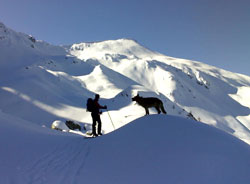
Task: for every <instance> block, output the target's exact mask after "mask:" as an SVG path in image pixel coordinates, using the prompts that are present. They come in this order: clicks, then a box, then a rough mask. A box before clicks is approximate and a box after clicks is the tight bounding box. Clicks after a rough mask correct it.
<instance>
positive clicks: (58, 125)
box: [51, 120, 69, 132]
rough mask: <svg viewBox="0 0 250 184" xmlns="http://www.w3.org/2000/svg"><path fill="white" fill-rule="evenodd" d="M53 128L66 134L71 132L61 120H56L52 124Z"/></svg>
mask: <svg viewBox="0 0 250 184" xmlns="http://www.w3.org/2000/svg"><path fill="white" fill-rule="evenodd" d="M51 128H52V129H55V130H60V131H64V132H68V131H69V127H67V125H66V124H65V123H64V122H63V121H61V120H55V121H54V122H53V123H52V124H51Z"/></svg>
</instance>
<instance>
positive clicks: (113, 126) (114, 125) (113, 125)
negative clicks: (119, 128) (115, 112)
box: [107, 110, 115, 130]
mask: <svg viewBox="0 0 250 184" xmlns="http://www.w3.org/2000/svg"><path fill="white" fill-rule="evenodd" d="M107 113H108V115H109V119H110V121H111V123H112V125H113V127H114V130H115V125H114V123H113V121H112V119H111V116H110V114H109V111H108V110H107Z"/></svg>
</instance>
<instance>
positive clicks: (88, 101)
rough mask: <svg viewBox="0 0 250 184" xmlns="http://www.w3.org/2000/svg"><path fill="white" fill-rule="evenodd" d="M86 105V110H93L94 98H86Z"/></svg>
mask: <svg viewBox="0 0 250 184" xmlns="http://www.w3.org/2000/svg"><path fill="white" fill-rule="evenodd" d="M86 107H87V111H89V112H93V111H94V109H95V104H94V100H93V99H92V98H88V100H87V104H86Z"/></svg>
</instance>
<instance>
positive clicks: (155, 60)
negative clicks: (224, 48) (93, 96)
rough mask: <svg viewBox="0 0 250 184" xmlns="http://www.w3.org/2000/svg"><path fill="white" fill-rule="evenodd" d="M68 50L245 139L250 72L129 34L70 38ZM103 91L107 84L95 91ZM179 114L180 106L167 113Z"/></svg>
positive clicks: (208, 122)
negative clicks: (169, 51)
mask: <svg viewBox="0 0 250 184" xmlns="http://www.w3.org/2000/svg"><path fill="white" fill-rule="evenodd" d="M69 51H70V53H71V54H72V55H74V56H76V57H78V58H79V59H80V60H83V61H85V62H86V63H92V64H96V63H98V64H100V63H101V64H102V65H104V66H106V67H109V68H111V69H112V70H114V71H117V72H119V73H120V74H122V75H124V76H126V77H128V78H130V79H132V80H134V81H135V82H137V83H138V84H140V85H142V86H144V87H146V88H148V89H149V91H153V92H154V93H156V94H157V95H159V96H160V98H161V99H162V100H165V101H166V102H167V101H171V102H172V103H173V104H174V105H173V104H171V103H167V104H166V106H167V111H172V109H171V108H174V109H175V106H178V107H180V108H182V109H184V110H185V111H186V112H191V113H192V114H193V115H194V117H195V118H196V119H198V120H199V121H202V122H205V123H207V124H210V125H214V126H216V127H218V128H220V129H223V130H225V131H227V132H230V133H232V134H234V135H236V136H237V137H240V138H241V139H242V140H245V141H246V142H248V143H249V140H250V139H249V136H250V134H249V126H250V123H249V117H250V109H249V107H250V103H249V102H247V100H248V99H249V98H250V95H249V94H250V93H248V92H249V91H250V77H248V76H244V75H240V74H235V73H232V72H228V71H225V70H222V69H219V68H216V67H213V66H209V65H206V64H203V63H200V62H195V61H189V60H184V59H177V58H171V57H167V56H164V55H161V54H159V53H156V52H152V51H149V50H148V49H146V48H143V47H142V46H140V45H139V44H138V43H137V42H135V41H133V40H127V39H120V40H116V41H104V42H98V43H80V44H74V45H72V46H71V47H70V49H69ZM96 92H98V93H101V94H102V95H103V96H104V97H105V90H103V93H102V92H101V91H96ZM177 113H178V114H180V115H182V116H186V114H187V113H184V114H182V113H181V112H180V111H179V109H178V110H175V112H171V114H177Z"/></svg>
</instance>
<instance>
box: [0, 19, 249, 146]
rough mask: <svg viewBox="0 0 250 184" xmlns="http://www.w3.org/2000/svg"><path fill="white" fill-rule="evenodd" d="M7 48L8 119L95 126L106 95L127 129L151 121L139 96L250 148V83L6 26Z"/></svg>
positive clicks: (115, 44) (117, 45)
mask: <svg viewBox="0 0 250 184" xmlns="http://www.w3.org/2000/svg"><path fill="white" fill-rule="evenodd" d="M0 48H1V54H0V68H1V69H0V70H1V71H0V77H1V80H0V85H1V89H0V90H1V91H0V95H1V99H2V100H1V102H0V109H1V110H2V111H3V112H6V113H9V114H11V115H14V116H18V117H20V118H23V119H25V120H28V121H32V122H33V123H36V124H39V125H46V126H50V124H51V122H52V121H53V120H54V119H56V118H67V119H72V120H76V121H79V122H85V123H91V119H90V118H89V114H88V113H86V112H85V101H86V99H87V98H89V97H92V96H93V94H94V93H99V94H100V95H101V97H102V98H104V99H105V100H103V102H105V103H106V104H107V105H108V106H109V109H110V114H111V115H112V117H113V118H114V122H116V126H117V127H121V126H123V125H125V124H127V123H129V122H130V121H131V120H133V119H136V118H138V117H140V116H142V115H143V114H144V113H145V112H144V110H143V109H142V108H141V107H139V106H135V105H134V103H132V102H131V96H134V95H136V94H137V93H138V92H139V94H140V95H142V96H145V97H146V96H156V97H159V98H160V99H161V100H162V101H163V102H164V105H165V108H166V109H167V112H168V114H171V115H178V116H183V117H186V116H187V115H188V114H189V115H191V114H192V115H193V117H194V118H195V119H197V120H199V121H201V122H204V123H207V124H210V125H213V126H215V127H217V128H220V129H222V130H225V131H226V132H229V133H231V134H233V135H235V136H236V137H238V138H240V139H242V140H244V141H246V142H248V143H250V133H249V128H250V123H249V122H250V109H249V107H250V95H249V94H250V77H249V76H245V75H241V74H236V73H232V72H229V71H225V70H222V69H219V68H216V67H213V66H209V65H206V64H203V63H201V62H195V61H189V60H185V59H177V58H172V57H168V56H165V55H162V54H160V53H157V52H153V51H151V50H149V49H147V48H145V47H143V46H141V45H140V44H138V43H137V42H136V41H134V40H128V39H120V40H109V41H103V42H93V43H80V44H73V45H70V46H63V47H62V46H53V45H50V44H48V43H46V42H43V41H38V40H36V39H35V38H34V37H32V36H28V35H25V34H23V33H17V32H15V31H13V30H11V29H9V28H6V26H5V25H4V24H2V23H1V24H0ZM37 114H39V116H37ZM104 118H105V117H104ZM105 120H106V119H105ZM107 121H108V119H107ZM110 128H112V127H109V126H107V127H104V130H105V132H110V131H111V130H112V129H110Z"/></svg>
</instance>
